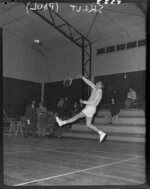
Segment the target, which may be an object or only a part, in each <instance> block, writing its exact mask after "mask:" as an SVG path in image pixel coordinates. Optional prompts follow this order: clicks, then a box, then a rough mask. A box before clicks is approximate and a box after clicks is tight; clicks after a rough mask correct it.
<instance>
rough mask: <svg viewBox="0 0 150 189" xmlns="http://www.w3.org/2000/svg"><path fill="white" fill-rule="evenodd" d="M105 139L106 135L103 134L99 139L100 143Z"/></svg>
mask: <svg viewBox="0 0 150 189" xmlns="http://www.w3.org/2000/svg"><path fill="white" fill-rule="evenodd" d="M105 138H106V133H104V132H102V133H101V134H100V139H99V141H100V142H102V141H103V140H104V139H105Z"/></svg>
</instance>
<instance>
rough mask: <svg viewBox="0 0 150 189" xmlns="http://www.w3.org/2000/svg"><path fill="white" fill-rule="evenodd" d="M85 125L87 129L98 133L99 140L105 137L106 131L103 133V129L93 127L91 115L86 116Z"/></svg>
mask: <svg viewBox="0 0 150 189" xmlns="http://www.w3.org/2000/svg"><path fill="white" fill-rule="evenodd" d="M86 126H87V128H88V129H90V130H93V131H95V132H97V133H98V135H99V136H100V140H99V141H100V142H102V141H104V139H105V138H106V136H107V135H106V133H104V132H103V131H101V130H99V129H97V127H95V126H94V125H93V124H92V118H91V117H87V118H86Z"/></svg>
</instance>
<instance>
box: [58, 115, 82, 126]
mask: <svg viewBox="0 0 150 189" xmlns="http://www.w3.org/2000/svg"><path fill="white" fill-rule="evenodd" d="M83 117H85V114H84V113H83V112H80V113H78V114H76V115H75V116H73V117H72V118H70V119H67V120H63V121H62V120H60V119H59V118H58V117H56V121H57V123H58V124H59V126H63V125H66V124H68V123H72V122H75V121H76V120H78V119H80V118H83Z"/></svg>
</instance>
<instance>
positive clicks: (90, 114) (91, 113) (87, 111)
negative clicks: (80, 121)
mask: <svg viewBox="0 0 150 189" xmlns="http://www.w3.org/2000/svg"><path fill="white" fill-rule="evenodd" d="M82 112H83V113H84V114H85V115H86V117H93V116H94V114H95V112H96V107H93V106H86V107H85V108H84V109H83V110H82Z"/></svg>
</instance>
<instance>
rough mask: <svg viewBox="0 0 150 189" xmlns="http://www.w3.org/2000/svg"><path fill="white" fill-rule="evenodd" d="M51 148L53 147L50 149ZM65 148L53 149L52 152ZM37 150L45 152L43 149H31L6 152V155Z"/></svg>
mask: <svg viewBox="0 0 150 189" xmlns="http://www.w3.org/2000/svg"><path fill="white" fill-rule="evenodd" d="M50 148H51V147H50ZM62 148H64V147H59V148H52V149H51V150H55V149H62ZM36 150H43V149H40V148H37V147H36V148H34V149H33V148H29V149H24V150H17V151H13V152H4V154H16V153H21V152H30V151H33V152H34V151H36Z"/></svg>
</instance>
